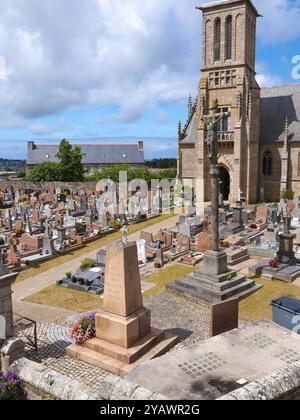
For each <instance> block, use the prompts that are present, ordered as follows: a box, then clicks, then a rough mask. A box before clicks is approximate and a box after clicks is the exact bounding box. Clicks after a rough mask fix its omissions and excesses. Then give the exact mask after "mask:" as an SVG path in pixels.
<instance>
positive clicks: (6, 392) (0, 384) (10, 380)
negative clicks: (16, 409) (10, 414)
mask: <svg viewBox="0 0 300 420" xmlns="http://www.w3.org/2000/svg"><path fill="white" fill-rule="evenodd" d="M25 400H27V392H26V391H25V389H24V387H23V385H22V382H21V380H20V378H19V377H18V376H17V375H15V374H14V373H13V372H7V373H6V374H2V373H1V372H0V401H25Z"/></svg>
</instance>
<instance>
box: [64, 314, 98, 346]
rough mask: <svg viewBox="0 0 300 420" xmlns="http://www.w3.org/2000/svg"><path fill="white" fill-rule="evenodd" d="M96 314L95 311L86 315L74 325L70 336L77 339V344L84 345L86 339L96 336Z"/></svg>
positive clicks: (74, 339)
mask: <svg viewBox="0 0 300 420" xmlns="http://www.w3.org/2000/svg"><path fill="white" fill-rule="evenodd" d="M95 315H96V314H95V313H91V314H89V315H86V316H85V317H83V318H82V319H81V320H80V321H79V322H77V323H76V324H75V325H73V327H72V329H71V332H70V338H71V339H72V340H73V341H75V343H76V344H77V345H80V346H82V345H83V344H84V343H85V342H86V341H88V340H91V339H92V338H94V337H95V336H96V321H95Z"/></svg>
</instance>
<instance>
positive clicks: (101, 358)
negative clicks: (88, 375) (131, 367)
mask: <svg viewBox="0 0 300 420" xmlns="http://www.w3.org/2000/svg"><path fill="white" fill-rule="evenodd" d="M67 355H68V356H70V357H73V358H75V359H77V360H80V361H81V362H85V363H88V364H90V365H93V366H96V367H98V368H100V369H103V370H106V371H108V372H110V373H113V374H114V375H117V376H125V375H126V374H127V372H126V371H125V370H124V369H125V366H126V363H124V362H120V361H119V360H116V359H113V358H112V357H109V356H105V355H104V354H101V353H97V352H96V351H93V350H90V349H87V348H85V347H80V346H76V345H75V344H72V345H71V346H70V347H68V348H67Z"/></svg>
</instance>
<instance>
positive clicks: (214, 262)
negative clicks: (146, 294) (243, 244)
mask: <svg viewBox="0 0 300 420" xmlns="http://www.w3.org/2000/svg"><path fill="white" fill-rule="evenodd" d="M260 288H261V286H259V285H256V284H255V281H253V280H249V279H247V278H246V277H245V276H240V275H238V274H237V273H236V272H235V271H231V270H229V269H228V266H227V254H226V252H225V251H224V252H213V251H209V252H207V253H205V254H204V266H203V269H202V270H199V271H196V272H194V273H192V274H190V275H188V276H187V277H184V278H182V279H181V280H178V281H177V282H175V283H174V284H171V285H169V286H168V287H167V289H168V290H169V291H170V292H172V293H175V294H176V295H179V296H184V297H188V298H191V299H193V300H195V301H197V302H199V303H202V304H205V305H208V306H211V305H214V304H217V303H221V302H224V301H226V300H231V299H237V300H242V299H245V298H246V297H248V296H250V295H251V294H253V293H255V292H256V291H257V290H259V289H260Z"/></svg>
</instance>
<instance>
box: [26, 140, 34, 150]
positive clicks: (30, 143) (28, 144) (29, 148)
mask: <svg viewBox="0 0 300 420" xmlns="http://www.w3.org/2000/svg"><path fill="white" fill-rule="evenodd" d="M27 149H28V152H32V151H33V150H34V149H35V144H34V141H29V142H28V143H27Z"/></svg>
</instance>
